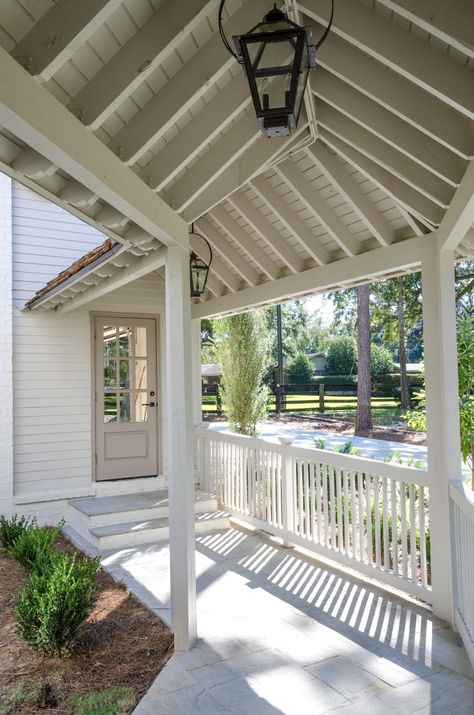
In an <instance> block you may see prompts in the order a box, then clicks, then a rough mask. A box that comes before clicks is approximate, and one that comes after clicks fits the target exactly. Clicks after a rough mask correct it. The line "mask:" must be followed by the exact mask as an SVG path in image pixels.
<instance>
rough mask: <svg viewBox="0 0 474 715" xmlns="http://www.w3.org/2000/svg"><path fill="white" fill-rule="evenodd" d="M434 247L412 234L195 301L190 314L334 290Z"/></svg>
mask: <svg viewBox="0 0 474 715" xmlns="http://www.w3.org/2000/svg"><path fill="white" fill-rule="evenodd" d="M435 247H436V239H435V237H434V236H433V235H429V236H416V237H414V238H410V239H408V240H406V241H401V242H400V243H394V244H392V245H391V246H386V247H385V246H380V247H379V248H375V249H373V250H371V251H367V252H366V253H360V254H359V255H358V256H351V257H348V258H343V259H341V260H340V261H334V262H333V263H329V264H328V265H327V266H317V267H316V268H309V269H308V270H306V271H304V272H303V273H299V274H292V275H288V276H284V277H283V278H279V279H278V280H276V281H269V282H268V283H264V284H263V285H259V286H256V287H255V288H246V289H244V290H241V291H239V292H238V293H232V294H231V295H227V296H224V297H223V298H221V299H220V300H219V301H216V300H210V301H206V302H202V303H199V304H198V305H195V306H194V307H193V308H192V317H193V318H212V317H217V316H219V315H224V314H226V313H238V312H242V311H245V310H252V309H254V308H257V307H259V306H261V305H265V304H275V303H278V302H281V301H284V300H290V299H292V298H297V297H299V296H303V295H305V294H306V295H310V294H315V293H324V292H327V291H331V290H338V289H339V288H344V287H345V286H348V285H351V284H353V283H354V282H356V281H358V282H364V281H370V280H374V279H376V278H378V277H380V276H383V275H386V274H387V273H389V272H393V271H398V270H406V269H410V268H413V267H415V266H418V265H419V264H420V262H421V260H422V258H423V257H424V256H425V255H426V254H427V252H429V251H430V250H433V248H435Z"/></svg>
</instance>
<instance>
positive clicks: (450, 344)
mask: <svg viewBox="0 0 474 715" xmlns="http://www.w3.org/2000/svg"><path fill="white" fill-rule="evenodd" d="M438 246H439V243H438V242H436V244H435V245H434V246H433V249H432V250H431V251H430V252H429V254H428V255H427V256H426V257H425V258H424V260H423V261H422V264H421V273H422V296H423V336H424V348H425V349H424V356H425V382H426V422H427V438H428V475H429V480H430V523H431V578H432V588H433V610H434V613H435V615H436V616H438V617H439V618H442V619H443V620H446V621H448V623H450V624H451V625H452V626H454V605H453V583H454V579H453V571H452V554H451V529H450V509H449V482H450V481H453V482H457V483H458V484H460V486H461V489H462V472H461V449H460V436H459V404H458V403H459V398H458V394H459V393H458V379H457V374H458V369H457V351H456V298H455V291H454V254H453V252H452V251H442V250H439V248H438Z"/></svg>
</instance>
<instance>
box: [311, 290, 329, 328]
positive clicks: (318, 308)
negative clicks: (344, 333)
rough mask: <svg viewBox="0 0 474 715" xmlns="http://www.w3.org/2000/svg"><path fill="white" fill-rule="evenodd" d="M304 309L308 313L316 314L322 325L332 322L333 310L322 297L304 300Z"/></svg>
mask: <svg viewBox="0 0 474 715" xmlns="http://www.w3.org/2000/svg"><path fill="white" fill-rule="evenodd" d="M305 302H306V307H307V308H308V310H309V312H310V313H318V314H319V315H320V316H321V318H322V320H323V325H329V323H331V322H332V319H333V315H334V310H333V306H332V303H331V301H329V300H327V299H326V298H325V296H324V295H314V296H312V297H311V298H307V299H306V301H305Z"/></svg>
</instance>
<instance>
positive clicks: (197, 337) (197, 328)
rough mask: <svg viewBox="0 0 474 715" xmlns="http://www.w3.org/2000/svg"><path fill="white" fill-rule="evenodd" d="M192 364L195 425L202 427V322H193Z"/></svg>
mask: <svg viewBox="0 0 474 715" xmlns="http://www.w3.org/2000/svg"><path fill="white" fill-rule="evenodd" d="M191 355H192V362H193V424H194V426H195V427H200V426H201V422H202V387H201V384H202V379H201V320H200V319H199V318H196V319H195V320H193V321H192V349H191Z"/></svg>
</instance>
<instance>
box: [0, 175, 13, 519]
mask: <svg viewBox="0 0 474 715" xmlns="http://www.w3.org/2000/svg"><path fill="white" fill-rule="evenodd" d="M0 286H1V287H0V290H1V295H0V342H1V346H2V349H1V351H0V395H1V399H0V425H1V430H0V454H1V455H2V458H1V460H0V513H4V514H5V513H8V512H10V511H11V509H12V507H13V502H12V500H13V301H12V180H11V179H10V178H9V177H8V176H5V175H4V174H0Z"/></svg>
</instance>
